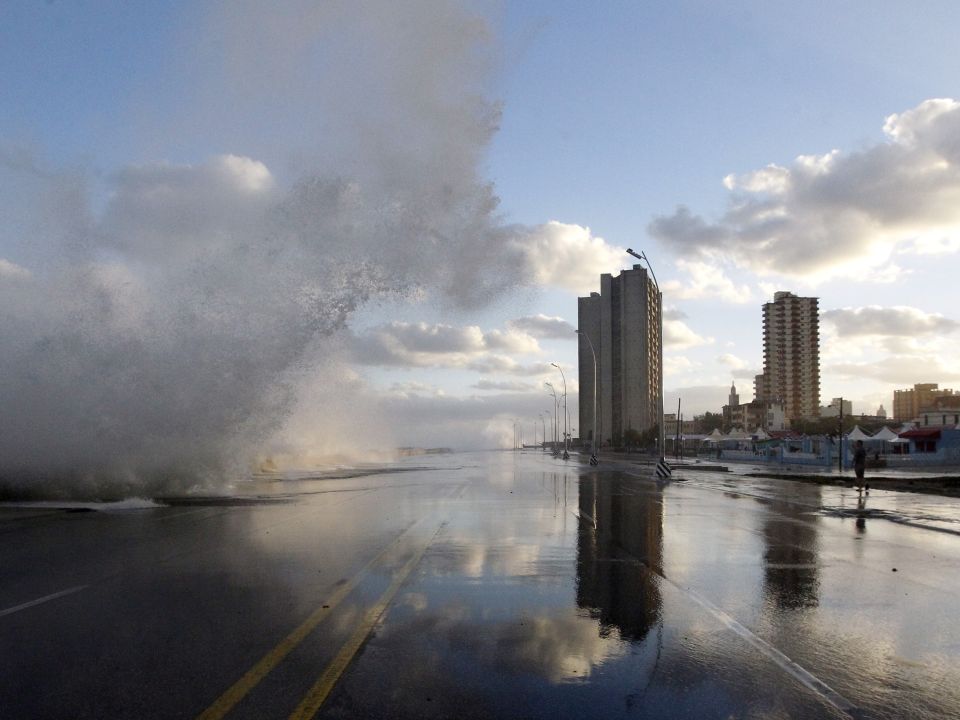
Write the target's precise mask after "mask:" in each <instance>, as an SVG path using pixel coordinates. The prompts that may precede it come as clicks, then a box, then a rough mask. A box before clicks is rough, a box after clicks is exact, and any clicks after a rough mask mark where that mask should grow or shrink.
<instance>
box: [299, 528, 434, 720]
mask: <svg viewBox="0 0 960 720" xmlns="http://www.w3.org/2000/svg"><path fill="white" fill-rule="evenodd" d="M443 525H444V523H441V524H440V526H439V527H438V528H437V529H436V532H434V533H433V535H432V536H431V537H430V540H429V541H427V543H426V544H425V545H424V546H423V547H422V548H420V550H419V551H418V552H417V553H416V554H415V555H414V556H413V557H412V558H410V560H408V561H407V564H406V565H404V566H403V568H402V569H401V570H400V572H399V573H397V575H396V576H395V577H394V579H393V582H392V583H391V584H390V587H388V588H387V590H386V592H384V593H383V595H381V596H380V599H379V600H378V601H377V604H376V605H374V606H373V607H372V608H370V609H369V610H368V611H367V613H366V615H365V616H364V618H363V621H362V622H361V623H360V625H359V626H358V627H357V629H356V630H355V631H354V633H353V635H351V636H350V639H349V640H347V642H346V643H345V644H344V646H343V647H342V648H340V652H338V653H337V656H336V657H335V658H334V659H333V660H331V661H330V664H329V665H327V667H326V668H325V669H324V671H323V673H322V674H321V675H320V678H319V679H318V680H317V682H316V683H314V685H313V687H312V688H310V690H309V691H308V692H307V694H306V695H305V696H304V698H303V700H301V701H300V704H299V705H298V706H297V709H296V710H294V711H293V714H291V715H290V720H311V718H313V716H314V715H316V714H317V712H318V711H319V710H320V708H321V707H322V706H323V703H324V702H325V701H326V699H327V696H328V695H329V694H330V691H331V690H333V688H334V686H335V685H336V684H337V681H338V680H339V679H340V676H341V675H343V673H344V671H345V670H346V669H347V666H348V665H349V664H350V662H351V660H353V658H354V656H355V655H356V654H357V651H358V650H359V649H360V648H361V646H362V645H363V643H364V642H365V641H366V639H367V636H368V635H369V634H370V632H371V631H372V630H373V628H374V627H375V626H376V624H377V622H378V621H379V620H380V616H381V615H383V613H384V611H385V610H386V609H387V606H388V605H389V604H390V602H391V601H392V600H393V597H394V596H395V595H396V594H397V591H398V590H400V586H401V585H403V583H404V581H405V580H406V579H407V577H408V576H409V575H410V573H411V572H413V569H414V568H415V567H416V566H417V565H418V564H419V563H420V560H421V559H422V558H423V554H424V553H425V552H426V551H427V548H429V547H430V545H432V544H433V540H434V538H436V536H437V533H439V532H440V530H441V529H442V528H443Z"/></svg>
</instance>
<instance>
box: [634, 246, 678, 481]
mask: <svg viewBox="0 0 960 720" xmlns="http://www.w3.org/2000/svg"><path fill="white" fill-rule="evenodd" d="M627 252H628V253H630V254H631V255H633V256H634V257H635V258H637V259H638V260H642V261H643V262H644V263H646V266H647V268H648V269H649V270H650V276H651V277H652V278H653V286H654V287H655V288H656V289H657V315H658V316H659V320H660V363H659V368H657V369H658V370H659V373H658V375H659V379H660V397H659V398H658V406H659V407H658V415H657V426H658V427H659V428H660V443H659V445H660V446H659V448H658V449H659V450H660V462H658V463H657V470H656V475H657V477H665V478H667V477H670V476H671V475H672V471H671V470H670V466H669V465H667V461H666V460H665V459H664V455H663V442H664V441H663V293H662V292H660V284H659V283H658V282H657V274H656V273H655V272H654V271H653V265H651V264H650V261H649V260H647V255H646V253H644V252H643V251H642V250H641V251H640V253H639V254H637V253H635V252H634V251H633V250H631V249H630V248H627Z"/></svg>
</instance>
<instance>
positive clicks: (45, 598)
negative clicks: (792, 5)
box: [0, 585, 90, 617]
mask: <svg viewBox="0 0 960 720" xmlns="http://www.w3.org/2000/svg"><path fill="white" fill-rule="evenodd" d="M88 587H90V586H89V585H77V586H76V587H72V588H67V589H66V590H61V591H60V592H55V593H51V594H50V595H44V596H43V597H41V598H37V599H36V600H30V601H29V602H25V603H21V604H20V605H14V606H13V607H9V608H7V609H6V610H0V617H3V616H4V615H13V613H15V612H20V611H21V610H26V609H27V608H32V607H33V606H35V605H40V604H42V603H45V602H50V601H51V600H56V599H57V598H61V597H63V596H64V595H72V594H73V593H75V592H80V591H81V590H85V589H87V588H88Z"/></svg>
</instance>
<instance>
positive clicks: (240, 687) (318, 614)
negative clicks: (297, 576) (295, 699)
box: [197, 522, 420, 720]
mask: <svg viewBox="0 0 960 720" xmlns="http://www.w3.org/2000/svg"><path fill="white" fill-rule="evenodd" d="M419 524H420V523H419V522H417V523H414V524H413V525H410V526H409V527H407V529H406V530H404V531H403V533H401V534H400V536H399V537H397V538H396V539H395V540H394V541H393V542H391V543H390V544H389V545H387V546H386V547H385V548H384V549H383V550H381V551H380V552H379V553H378V554H377V556H376V557H374V558H373V559H372V560H371V561H370V562H368V563H367V564H366V565H364V566H363V569H362V570H360V572H358V573H357V574H356V575H354V576H353V579H351V580H350V581H349V582H347V583H344V584H343V585H341V586H340V587H338V588H337V590H336V592H334V594H333V595H332V596H331V597H329V598H328V599H327V600H326V602H325V603H324V604H323V605H322V606H321V607H318V608H317V609H316V610H314V611H313V612H312V613H311V614H310V616H309V617H308V618H307V619H306V620H304V621H303V622H302V623H301V624H300V625H299V627H297V628H296V629H295V630H294V631H293V632H291V633H290V634H289V635H287V637H285V638H284V639H283V640H281V641H280V644H279V645H277V646H276V647H275V648H273V650H271V651H270V652H268V653H267V654H266V655H264V656H263V657H262V658H261V659H260V661H259V662H258V663H257V664H256V665H254V666H253V667H252V668H250V669H249V670H248V671H247V672H246V673H245V674H244V675H243V677H241V678H240V679H239V680H237V682H235V683H234V684H233V685H232V686H231V687H230V688H229V689H228V690H227V691H226V692H225V693H223V695H221V696H220V697H218V698H217V699H216V700H215V701H214V702H213V704H212V705H211V706H210V707H208V708H207V709H206V710H204V711H203V712H202V713H200V715H198V716H197V720H220V718H223V717H224V716H225V715H226V714H227V713H228V712H230V710H232V709H233V707H234V706H235V705H236V704H237V703H238V702H240V701H241V700H243V698H244V697H245V696H246V695H247V693H249V692H250V691H251V690H253V688H254V687H256V686H257V684H258V683H259V682H260V681H261V680H263V678H264V677H266V675H267V674H268V673H269V672H270V671H271V670H273V669H274V668H275V667H276V666H277V665H279V664H280V662H281V661H282V660H283V659H284V658H285V657H286V656H287V655H289V654H290V652H291V651H292V650H293V649H294V648H295V647H297V645H299V644H300V643H301V642H303V640H304V638H306V637H307V635H309V634H310V633H311V632H312V631H313V629H314V628H316V627H317V625H319V624H320V623H321V622H323V620H324V619H325V618H326V617H327V616H329V615H330V613H332V612H333V610H334V608H336V606H337V605H339V604H340V602H342V601H343V599H344V598H345V597H346V596H347V595H349V594H350V593H351V592H352V591H353V590H354V588H356V587H357V585H359V584H360V581H361V580H362V579H363V578H364V576H365V575H366V574H367V571H368V570H369V569H370V568H371V567H373V565H374V564H375V563H377V562H379V561H380V560H381V559H382V558H383V556H384V555H386V554H387V552H388V551H390V550H391V549H392V548H393V547H395V546H396V545H397V544H398V543H399V542H400V541H401V540H403V538H405V537H406V536H407V535H408V534H409V533H410V532H412V531H413V529H414V527H415V526H416V525H419Z"/></svg>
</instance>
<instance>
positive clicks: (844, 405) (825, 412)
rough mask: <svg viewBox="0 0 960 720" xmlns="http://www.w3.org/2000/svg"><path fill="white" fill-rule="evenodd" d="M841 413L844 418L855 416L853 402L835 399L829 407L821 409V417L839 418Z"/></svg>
mask: <svg viewBox="0 0 960 720" xmlns="http://www.w3.org/2000/svg"><path fill="white" fill-rule="evenodd" d="M841 412H842V413H843V416H844V417H849V416H850V415H853V401H852V400H844V399H843V398H834V399H833V400H831V401H830V404H829V405H827V406H825V407H821V408H820V417H826V418H829V417H838V416H839V415H840V413H841Z"/></svg>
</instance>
